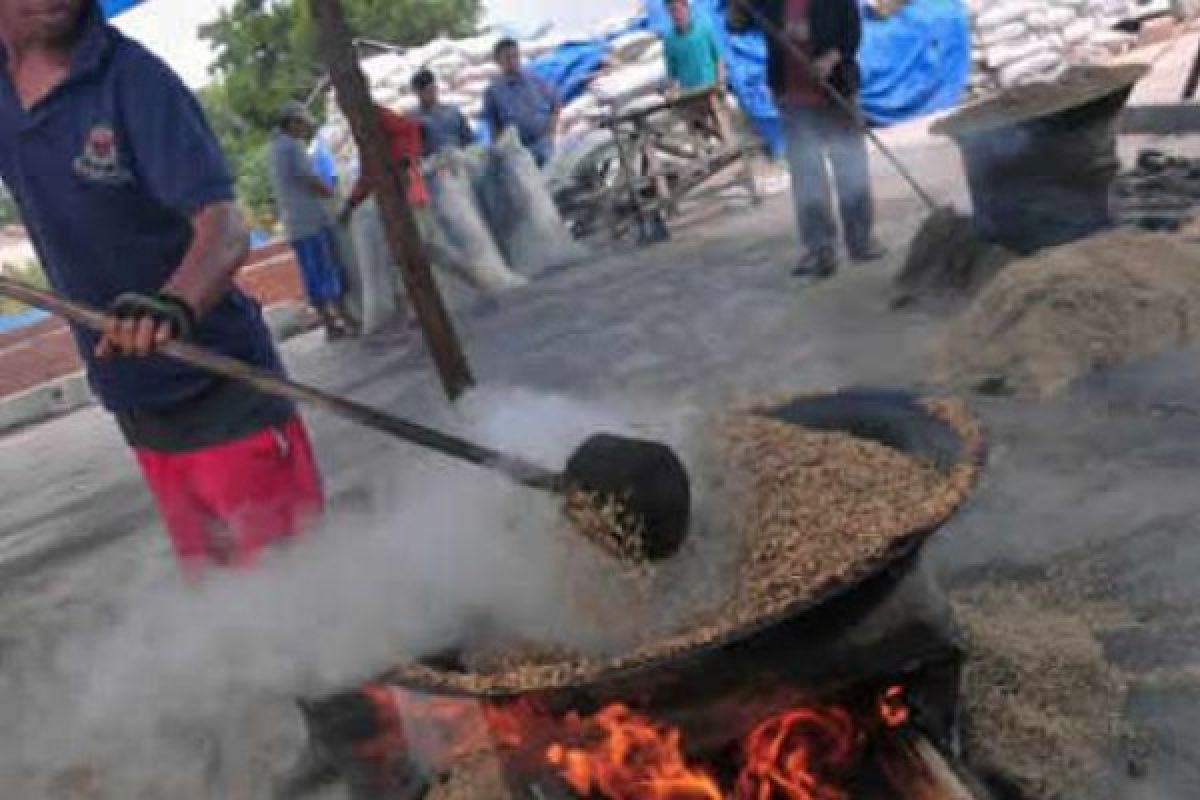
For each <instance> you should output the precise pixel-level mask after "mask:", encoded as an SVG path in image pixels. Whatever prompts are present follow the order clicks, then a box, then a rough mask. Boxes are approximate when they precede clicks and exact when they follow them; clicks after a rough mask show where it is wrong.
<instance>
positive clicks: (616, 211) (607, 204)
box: [559, 89, 761, 243]
mask: <svg viewBox="0 0 1200 800" xmlns="http://www.w3.org/2000/svg"><path fill="white" fill-rule="evenodd" d="M600 126H601V127H602V129H604V130H606V131H608V132H609V133H610V134H611V141H610V142H609V144H608V145H607V146H606V147H605V148H604V149H603V150H602V151H601V153H600V154H599V155H598V156H597V157H595V158H593V159H591V160H590V161H589V163H588V164H587V165H586V168H585V169H583V170H581V171H580V173H579V174H577V175H576V176H574V179H573V180H574V182H573V185H572V186H571V187H570V188H569V189H568V190H566V191H565V192H560V193H559V199H560V205H561V206H562V210H563V213H564V216H565V217H566V218H567V220H568V222H569V223H570V224H571V226H572V228H573V229H574V230H575V233H576V234H577V235H579V236H581V237H599V236H605V237H607V238H609V239H611V240H614V241H620V240H624V239H628V238H631V237H634V238H636V239H637V241H639V242H640V243H649V242H653V241H659V240H661V239H664V238H667V237H668V235H669V233H668V226H669V225H670V224H671V222H672V221H675V220H677V219H678V218H679V216H680V212H681V211H682V210H683V209H684V206H685V205H690V204H691V203H692V202H693V201H698V200H701V199H704V198H707V197H712V196H715V195H717V194H719V193H722V192H725V191H727V190H728V189H730V188H731V187H735V186H740V187H742V188H743V189H744V190H745V192H746V196H747V197H748V199H749V200H750V201H751V202H753V203H755V204H757V203H758V202H760V201H761V198H760V196H759V193H758V188H757V184H756V181H755V179H754V171H753V163H752V162H753V159H752V156H753V154H754V152H755V150H756V149H757V148H756V147H754V146H749V145H746V144H744V143H743V139H742V136H741V135H740V134H739V133H738V131H737V130H736V128H735V126H734V124H733V120H732V114H731V113H730V110H729V107H728V105H727V103H726V99H725V94H724V92H723V91H721V90H718V89H702V90H698V91H693V92H687V93H683V94H680V95H678V96H676V97H672V98H670V99H667V100H660V101H656V102H654V103H651V104H649V105H644V106H642V107H638V108H634V109H630V110H626V111H625V112H623V113H621V114H617V115H614V116H612V117H609V118H608V119H606V120H604V121H602V122H601V123H600Z"/></svg>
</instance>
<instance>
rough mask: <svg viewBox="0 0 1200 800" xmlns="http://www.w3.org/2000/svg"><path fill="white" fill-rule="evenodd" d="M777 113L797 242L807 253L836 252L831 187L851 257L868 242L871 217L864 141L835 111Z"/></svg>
mask: <svg viewBox="0 0 1200 800" xmlns="http://www.w3.org/2000/svg"><path fill="white" fill-rule="evenodd" d="M779 113H780V117H781V118H782V120H783V127H784V133H785V134H786V136H787V158H788V167H789V168H790V170H791V173H792V199H793V201H794V202H795V206H796V226H797V228H798V229H799V231H800V241H801V242H802V243H803V244H804V247H805V248H806V249H807V250H808V252H810V253H816V252H819V251H831V250H833V249H834V248H835V247H836V245H837V222H836V219H835V217H834V196H833V192H834V187H835V186H836V191H837V205H838V208H839V210H840V211H841V216H842V233H843V235H844V236H845V241H846V246H847V247H848V248H849V249H850V250H851V252H855V251H859V250H862V249H863V248H864V247H866V245H867V243H868V242H869V241H870V239H871V229H872V227H873V225H874V216H875V210H874V201H873V200H872V199H871V176H870V172H869V170H868V167H867V145H866V141H865V137H864V136H863V135H862V133H861V132H860V131H858V130H857V129H856V128H855V126H854V125H853V123H852V122H851V121H850V120H849V119H847V117H846V113H845V112H844V111H842V109H840V108H836V107H830V106H817V107H796V106H792V107H787V106H784V107H782V108H781V109H780V112H779ZM827 160H828V164H829V167H832V170H833V185H831V184H830V175H829V169H828V168H827V167H826V161H827Z"/></svg>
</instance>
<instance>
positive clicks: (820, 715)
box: [733, 707, 862, 800]
mask: <svg viewBox="0 0 1200 800" xmlns="http://www.w3.org/2000/svg"><path fill="white" fill-rule="evenodd" d="M861 742H862V737H861V736H860V735H859V730H858V726H857V725H856V724H855V722H854V720H853V718H852V717H851V716H850V713H849V712H848V711H846V710H845V709H843V708H839V707H832V708H797V709H792V710H789V711H784V712H782V713H780V714H777V715H775V716H774V717H771V718H770V719H768V720H766V721H764V722H762V723H760V724H759V725H758V726H757V727H755V728H754V730H752V731H750V734H749V735H748V736H747V737H746V739H745V742H744V743H743V747H742V749H743V753H744V760H743V767H742V771H741V774H740V775H738V779H737V784H736V788H735V789H734V792H733V797H734V798H735V800H776V798H778V800H843V798H845V797H846V796H847V795H846V794H845V793H844V792H843V791H842V790H841V789H839V788H838V785H837V783H838V778H839V777H840V776H841V773H843V772H845V771H846V770H847V769H848V768H850V767H852V766H853V764H854V763H855V761H856V760H857V757H858V753H859V749H860V746H861Z"/></svg>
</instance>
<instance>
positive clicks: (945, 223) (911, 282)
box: [893, 207, 1018, 308]
mask: <svg viewBox="0 0 1200 800" xmlns="http://www.w3.org/2000/svg"><path fill="white" fill-rule="evenodd" d="M1017 258H1018V256H1017V254H1016V253H1013V252H1012V251H1010V250H1007V249H1006V248H1003V247H1000V246H999V245H995V244H991V243H990V242H987V241H984V240H983V239H981V238H979V236H978V235H977V234H976V233H975V229H974V226H973V225H972V223H971V218H970V217H967V216H964V215H962V214H959V213H958V212H956V211H955V210H954V209H953V208H950V207H944V208H939V209H937V210H936V211H934V212H933V213H932V214H930V215H929V217H928V218H926V220H925V222H924V223H923V224H922V225H921V228H920V230H918V231H917V235H916V236H915V237H914V238H913V241H912V244H911V245H910V246H909V249H908V258H907V259H906V260H905V262H904V268H903V269H902V270H901V271H900V274H899V275H898V276H897V277H896V290H897V295H896V299H895V301H894V302H893V307H895V308H900V307H908V306H912V305H914V304H917V303H919V302H920V301H921V300H922V299H925V298H932V299H939V298H945V297H950V298H955V297H961V296H966V297H973V296H975V295H976V294H977V293H978V292H979V291H980V290H982V289H983V287H984V286H986V285H987V284H988V283H990V282H991V280H992V279H993V278H995V277H996V275H997V274H998V273H999V272H1000V270H1002V269H1004V267H1006V266H1008V264H1010V263H1012V262H1013V261H1015V260H1016V259H1017Z"/></svg>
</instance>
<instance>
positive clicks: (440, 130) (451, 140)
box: [412, 69, 475, 158]
mask: <svg viewBox="0 0 1200 800" xmlns="http://www.w3.org/2000/svg"><path fill="white" fill-rule="evenodd" d="M412 88H413V91H414V92H416V95H417V99H418V100H420V102H421V105H420V107H419V108H418V109H417V118H418V119H419V120H421V141H422V144H423V148H424V155H425V156H426V157H427V158H428V157H429V156H432V155H436V154H438V153H440V152H441V151H443V150H445V149H446V148H447V147H458V148H464V147H470V146H471V145H473V144H474V143H475V133H474V131H472V130H471V124H470V123H469V122H467V118H466V117H465V116H463V113H462V112H461V111H459V110H458V109H457V108H455V107H454V106H449V105H446V104H445V103H443V102H441V100H440V99H439V98H438V85H437V78H436V77H434V74H433V73H432V72H430V71H429V70H427V69H423V70H421V71H420V72H418V73H417V74H416V75H414V76H413V79H412Z"/></svg>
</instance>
